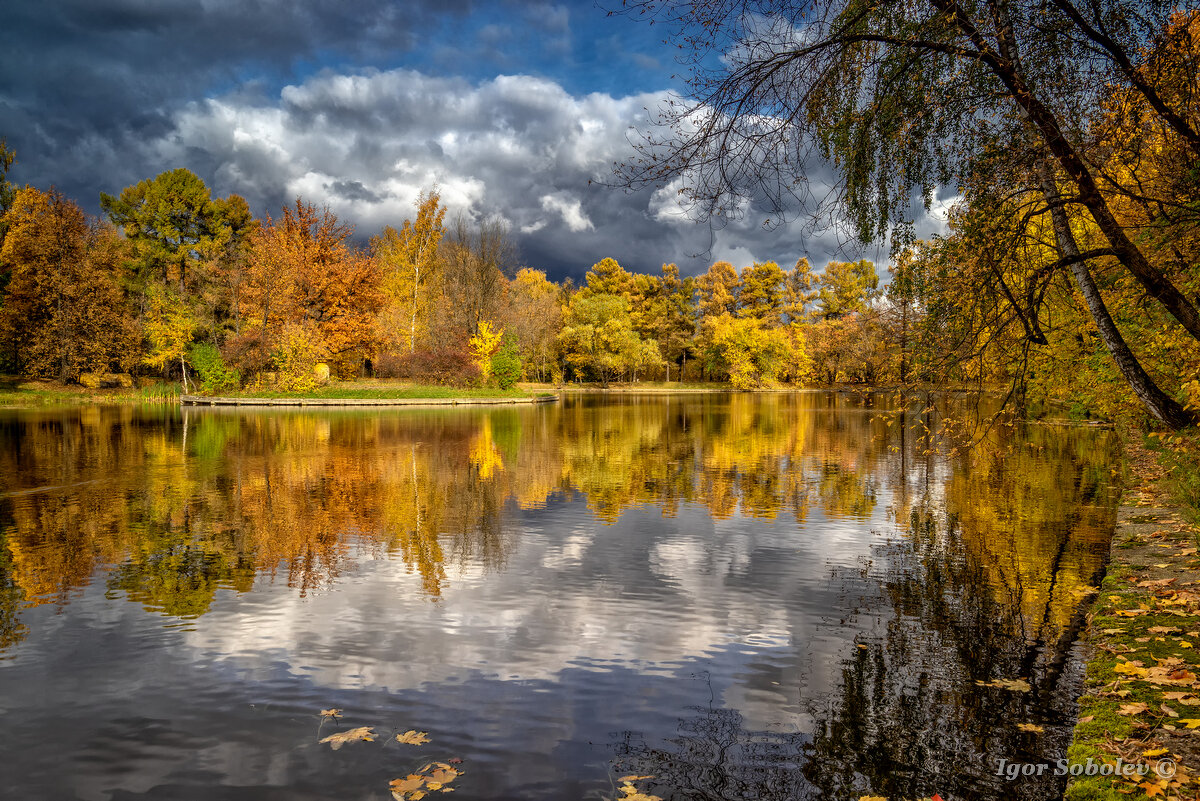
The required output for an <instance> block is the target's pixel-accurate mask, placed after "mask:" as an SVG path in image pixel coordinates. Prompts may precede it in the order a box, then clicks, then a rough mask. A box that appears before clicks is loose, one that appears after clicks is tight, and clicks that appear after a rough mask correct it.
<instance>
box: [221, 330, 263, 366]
mask: <svg viewBox="0 0 1200 801" xmlns="http://www.w3.org/2000/svg"><path fill="white" fill-rule="evenodd" d="M221 355H222V356H223V357H224V360H225V363H226V364H227V365H230V366H231V367H233V368H234V369H236V370H239V371H240V372H241V374H242V375H243V376H252V375H257V374H258V373H261V372H263V371H264V370H268V369H270V367H271V350H270V348H268V347H267V341H266V338H264V337H263V334H262V331H248V332H246V333H244V334H237V335H236V336H232V337H230V338H229V339H227V340H226V341H225V347H224V348H222V350H221Z"/></svg>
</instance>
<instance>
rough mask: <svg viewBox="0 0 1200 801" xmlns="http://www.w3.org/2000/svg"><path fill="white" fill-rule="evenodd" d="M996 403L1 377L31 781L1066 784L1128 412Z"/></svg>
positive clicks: (8, 580)
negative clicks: (423, 399) (268, 404)
mask: <svg viewBox="0 0 1200 801" xmlns="http://www.w3.org/2000/svg"><path fill="white" fill-rule="evenodd" d="M966 408H967V404H966V403H965V402H964V401H961V400H947V399H944V398H942V399H937V400H935V401H929V402H926V401H923V400H922V399H921V398H919V397H909V398H900V397H896V396H890V395H883V394H876V395H855V394H848V393H833V392H810V393H777V394H758V395H754V394H736V393H730V394H678V395H661V394H655V395H651V394H645V395H638V394H611V395H574V396H572V395H568V396H567V397H565V398H564V399H563V401H561V402H560V403H558V404H541V405H535V406H528V407H500V408H494V409H485V408H461V409H445V408H443V409H397V410H388V409H368V410H341V411H321V410H303V411H300V410H297V411H283V410H278V409H272V410H256V409H203V408H191V409H178V408H173V407H172V408H168V407H163V406H158V407H153V406H148V407H99V406H88V407H82V408H71V409H61V410H41V409H7V410H0V440H2V442H0V716H2V719H3V722H4V726H5V737H4V745H3V746H2V747H0V761H2V763H3V765H4V772H3V778H2V779H0V797H4V798H20V799H30V800H31V801H32V800H33V799H86V800H88V801H93V800H95V801H100V800H101V799H114V800H115V799H171V800H172V801H178V800H179V799H185V800H186V799H231V800H233V799H239V800H240V799H246V800H248V799H256V800H257V799H268V800H271V801H273V800H274V799H279V801H283V800H284V799H286V800H287V801H302V800H304V799H379V801H384V800H385V799H389V798H392V794H391V790H392V786H390V785H389V782H391V781H392V780H394V779H402V780H403V779H408V781H409V782H410V784H409V785H397V787H398V788H399V789H397V793H398V794H399V796H400V797H414V796H413V794H414V793H416V792H429V793H430V797H440V794H439V793H437V792H431V791H436V790H438V789H439V786H438V784H439V782H438V781H436V780H441V782H443V784H442V785H441V788H442V789H446V788H449V789H453V790H455V791H456V795H455V796H453V797H456V798H458V799H460V801H466V800H467V799H513V801H516V799H520V800H521V801H537V800H538V799H584V798H595V799H600V798H615V797H618V796H626V795H629V796H632V795H633V793H634V792H642V793H647V794H649V793H653V794H655V795H658V796H660V797H662V798H664V799H789V801H794V800H795V799H837V800H838V801H844V800H845V799H858V798H859V796H861V795H880V796H889V797H892V798H916V797H921V796H929V795H931V794H932V793H935V792H938V793H941V794H942V795H943V797H945V798H946V799H947V800H948V801H949V799H951V798H970V799H988V798H997V799H998V798H1028V799H1041V798H1053V797H1057V796H1058V795H1059V794H1061V792H1062V784H1061V781H1062V780H1061V779H1057V778H1054V777H1053V776H1049V775H1047V776H1044V777H1042V778H1040V779H1039V778H1037V777H1029V778H1021V779H1019V780H1017V781H1013V782H1008V781H1006V780H1005V779H1004V778H1003V777H1002V776H998V775H996V773H997V768H998V764H999V760H1000V759H1005V760H1008V761H1009V762H1042V761H1050V762H1053V761H1054V760H1055V759H1058V758H1060V757H1061V756H1063V754H1064V752H1065V748H1066V745H1067V744H1068V743H1069V741H1070V736H1071V729H1072V727H1073V725H1074V717H1075V714H1076V708H1075V702H1074V699H1075V697H1076V695H1077V694H1078V692H1079V687H1080V684H1081V680H1082V679H1081V675H1082V662H1081V655H1080V652H1079V646H1078V645H1077V644H1076V642H1075V640H1076V637H1077V634H1078V628H1079V625H1080V623H1081V621H1082V615H1083V612H1084V610H1085V608H1086V604H1087V602H1088V600H1089V598H1090V593H1091V592H1092V588H1093V587H1094V586H1095V584H1096V583H1097V582H1098V580H1099V578H1100V577H1101V575H1102V571H1103V568H1104V564H1105V561H1106V554H1107V552H1108V547H1109V539H1110V538H1111V535H1112V529H1113V523H1114V518H1115V504H1116V499H1117V490H1116V487H1115V486H1114V481H1115V479H1114V469H1115V465H1116V455H1115V454H1116V443H1115V441H1114V439H1113V438H1112V437H1111V436H1110V435H1108V434H1106V433H1105V432H1103V431H1097V430H1094V429H1085V428H1072V427H1061V426H1046V425H1025V426H1007V425H999V426H994V427H992V428H991V429H989V430H986V431H984V430H979V431H975V432H964V434H963V436H968V437H969V436H973V437H974V439H975V440H976V441H977V442H976V443H975V445H974V446H973V447H970V448H959V449H957V450H952V449H951V448H950V447H949V445H948V444H943V447H937V446H938V445H939V444H940V443H939V440H938V439H937V436H936V435H935V434H933V433H931V432H935V431H937V430H938V429H939V426H940V424H941V423H942V421H943V420H945V419H946V418H947V416H949V417H950V418H951V419H965V416H966V411H965V410H966ZM334 709H336V710H340V713H339V714H338V716H336V717H334V716H328V715H327V716H323V715H322V712H323V711H325V710H334ZM362 727H370V730H371V731H370V735H371V740H370V741H366V740H357V739H356V737H357V736H358V735H361V734H364V733H365V732H363V731H362V730H361V729H362ZM356 729H358V730H359V731H358V732H357V733H356V734H352V735H350V736H349V737H347V738H345V739H347V742H344V743H340V742H338V740H337V739H335V740H333V741H327V742H321V741H322V740H323V739H325V738H327V737H329V736H330V735H337V734H339V733H342V732H347V731H351V732H353V731H354V730H356ZM409 731H412V732H418V733H419V732H424V733H427V737H428V742H427V743H424V744H412V743H401V742H398V741H397V740H396V739H395V735H396V734H398V733H404V732H409ZM410 739H416V740H418V741H420V740H422V739H424V738H422V737H419V736H416V735H410ZM334 745H338V746H340V747H338V748H336V749H335V748H334V747H333V746H334ZM438 763H440V765H439V764H438ZM435 774H437V775H435ZM630 775H632V776H635V777H650V778H634V779H631V780H629V784H630V789H628V790H622V781H621V780H622V778H623V777H626V776H630ZM408 787H413V788H416V789H412V790H409V789H406V788H408ZM405 793H407V794H408V795H405ZM446 797H447V798H449V797H450V796H446Z"/></svg>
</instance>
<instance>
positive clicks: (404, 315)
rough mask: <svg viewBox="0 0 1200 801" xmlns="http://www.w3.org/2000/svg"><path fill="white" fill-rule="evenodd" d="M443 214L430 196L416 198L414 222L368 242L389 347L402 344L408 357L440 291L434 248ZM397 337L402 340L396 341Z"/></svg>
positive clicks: (388, 229) (437, 201)
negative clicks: (376, 266) (379, 276)
mask: <svg viewBox="0 0 1200 801" xmlns="http://www.w3.org/2000/svg"><path fill="white" fill-rule="evenodd" d="M445 216H446V208H445V206H442V205H441V196H440V195H439V194H438V192H437V191H436V190H434V191H430V192H428V193H422V194H421V197H420V198H419V199H418V201H417V217H416V220H405V221H404V225H403V226H402V227H401V228H400V230H399V231H397V230H396V229H395V228H393V227H391V226H390V225H389V226H387V227H385V228H384V229H383V233H382V234H381V235H380V236H378V237H376V238H375V239H374V240H372V247H373V250H374V252H375V256H376V258H378V259H379V260H380V262H381V265H382V271H383V291H384V294H385V295H386V297H387V303H388V305H387V307H386V308H385V310H384V319H382V320H381V323H382V327H383V329H384V330H385V331H391V332H393V333H391V334H388V336H389V338H390V339H392V340H393V341H392V342H391V343H389V344H391V345H393V346H395V345H397V344H399V341H398V340H399V339H401V338H403V339H405V340H406V343H407V345H408V351H409V352H410V353H412V352H413V351H415V350H416V347H417V339H418V336H419V335H421V336H423V335H424V334H425V332H426V330H427V327H428V316H429V314H430V313H431V311H432V308H431V307H432V303H431V301H433V300H434V299H435V297H436V293H439V292H440V291H441V286H440V283H441V277H442V276H441V273H442V260H441V254H440V253H439V250H438V246H439V243H440V242H441V240H442V235H443V234H444V233H445V228H444V226H443V224H442V221H443V219H444V218H445ZM401 332H404V333H406V334H407V336H406V337H401V336H400V334H401Z"/></svg>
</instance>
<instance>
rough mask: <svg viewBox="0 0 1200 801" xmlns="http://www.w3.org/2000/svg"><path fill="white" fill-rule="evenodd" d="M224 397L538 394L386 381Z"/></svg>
mask: <svg viewBox="0 0 1200 801" xmlns="http://www.w3.org/2000/svg"><path fill="white" fill-rule="evenodd" d="M215 394H218V395H220V396H221V397H224V398H264V399H305V398H310V399H314V400H333V399H343V398H344V399H353V400H421V399H431V400H443V399H448V398H460V399H470V398H528V397H531V396H533V395H538V394H542V393H541V392H530V391H527V390H525V389H521V388H518V387H513V388H512V389H497V388H492V387H468V388H465V389H458V388H455V387H446V386H440V385H436V384H401V383H397V382H387V381H345V382H343V381H338V382H335V383H332V384H329V385H327V386H324V387H318V388H317V389H314V390H311V391H308V392H277V391H274V390H261V391H244V392H220V393H215Z"/></svg>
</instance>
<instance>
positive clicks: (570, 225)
mask: <svg viewBox="0 0 1200 801" xmlns="http://www.w3.org/2000/svg"><path fill="white" fill-rule="evenodd" d="M542 208H543V209H545V210H546V211H551V212H557V213H558V214H559V215H560V216H561V217H562V218H563V222H565V223H566V224H567V229H568V230H570V231H574V232H576V233H578V232H580V231H591V230H593V229H594V228H595V226H594V225H592V221H591V220H589V219H588V218H587V215H586V214H584V213H583V204H582V203H580V202H579V198H573V197H570V196H569V195H568V194H567V193H565V192H557V193H555V194H553V195H542Z"/></svg>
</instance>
